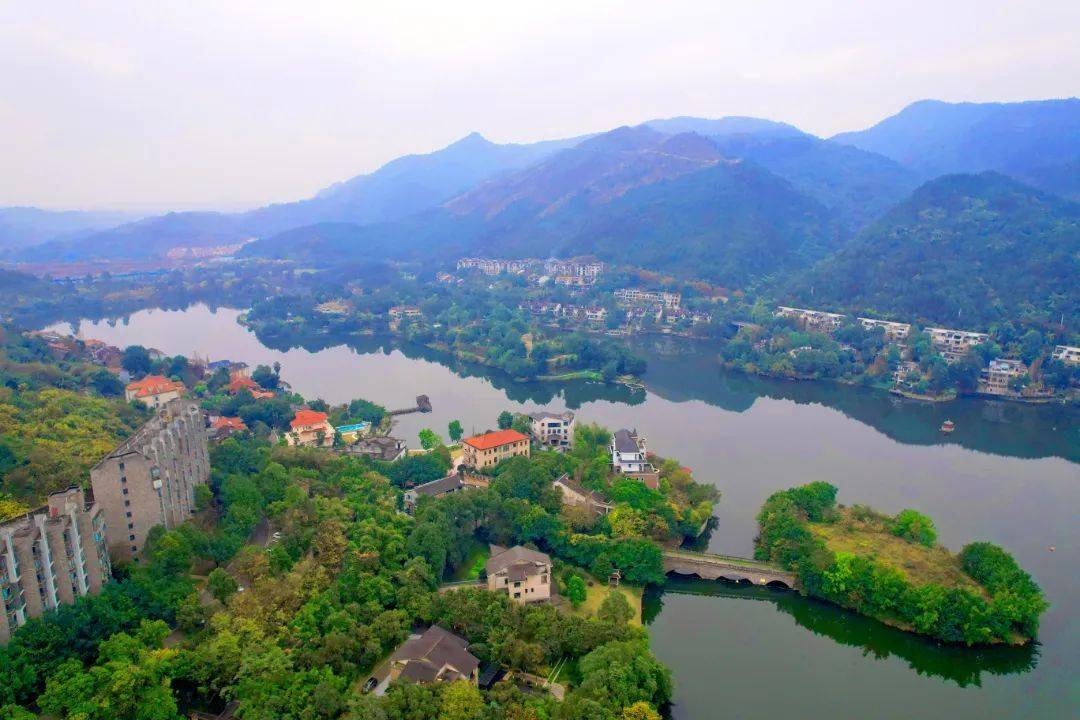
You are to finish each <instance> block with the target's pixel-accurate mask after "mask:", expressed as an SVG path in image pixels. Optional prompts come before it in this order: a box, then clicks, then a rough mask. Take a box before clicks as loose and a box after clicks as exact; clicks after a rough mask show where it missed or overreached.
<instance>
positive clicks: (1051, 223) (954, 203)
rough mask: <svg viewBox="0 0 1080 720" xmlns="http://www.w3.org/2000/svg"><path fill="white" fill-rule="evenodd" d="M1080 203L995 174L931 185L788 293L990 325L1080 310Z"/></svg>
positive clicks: (1071, 319)
mask: <svg viewBox="0 0 1080 720" xmlns="http://www.w3.org/2000/svg"><path fill="white" fill-rule="evenodd" d="M1077 278H1080V205H1077V204H1076V203H1071V202H1069V201H1066V200H1061V199H1059V198H1056V197H1053V196H1051V195H1047V194H1045V193H1042V192H1039V191H1037V190H1034V189H1032V188H1030V187H1027V186H1025V185H1022V184H1021V183H1018V182H1016V181H1014V180H1011V179H1009V178H1006V177H1004V176H1002V175H999V174H997V173H982V174H979V175H950V176H946V177H942V178H939V179H937V180H934V181H932V182H929V183H926V184H925V185H923V186H922V187H920V188H919V189H918V190H916V191H915V193H914V194H913V195H912V196H911V198H910V199H909V200H908V201H906V202H904V203H902V204H901V205H899V206H897V207H896V208H895V209H893V210H892V211H890V212H889V213H888V214H887V215H886V216H885V217H883V218H882V219H881V220H880V221H879V222H877V223H875V224H873V225H872V226H870V227H868V228H867V229H866V230H865V231H864V232H863V233H862V234H861V235H860V236H859V237H858V238H857V239H856V240H854V241H852V242H851V243H849V244H848V245H847V246H846V247H844V248H843V249H842V250H840V251H839V252H837V253H836V255H835V256H833V257H831V258H828V259H827V260H825V261H823V262H821V263H820V264H819V265H818V266H817V267H815V268H814V269H813V270H812V271H810V272H808V273H806V274H805V275H804V276H802V277H800V278H799V279H798V280H797V281H796V282H794V283H793V284H792V285H791V286H789V287H788V288H785V289H784V291H783V292H782V294H785V295H786V296H787V297H788V299H789V300H791V301H792V302H799V303H806V304H812V305H813V306H814V307H829V308H835V309H844V308H850V309H853V310H858V311H860V312H876V313H880V314H882V315H883V316H893V317H899V318H905V319H908V320H922V321H928V322H935V323H943V324H947V325H949V326H957V325H958V326H961V327H977V328H986V327H988V326H989V325H990V324H992V323H995V322H999V321H1003V320H1006V319H1017V318H1022V319H1027V320H1032V321H1042V322H1054V323H1056V322H1059V321H1060V320H1061V319H1062V318H1064V320H1065V323H1066V324H1067V325H1069V326H1071V327H1073V328H1075V327H1076V323H1077V318H1080V294H1078V293H1077V292H1076V287H1077Z"/></svg>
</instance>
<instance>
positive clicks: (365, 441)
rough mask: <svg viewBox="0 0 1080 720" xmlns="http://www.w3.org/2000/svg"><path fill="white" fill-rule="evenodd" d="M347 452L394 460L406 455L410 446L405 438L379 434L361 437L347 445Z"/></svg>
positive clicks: (374, 458)
mask: <svg viewBox="0 0 1080 720" xmlns="http://www.w3.org/2000/svg"><path fill="white" fill-rule="evenodd" d="M345 452H346V454H348V455H357V456H360V457H369V458H371V459H372V460H381V461H383V462H394V461H396V460H400V459H401V458H403V457H405V453H406V452H408V448H407V447H406V446H405V441H404V440H399V439H398V438H396V437H390V436H389V435H386V436H382V435H378V436H375V437H366V438H360V439H359V440H357V441H356V442H355V443H353V444H352V445H348V446H346V448H345Z"/></svg>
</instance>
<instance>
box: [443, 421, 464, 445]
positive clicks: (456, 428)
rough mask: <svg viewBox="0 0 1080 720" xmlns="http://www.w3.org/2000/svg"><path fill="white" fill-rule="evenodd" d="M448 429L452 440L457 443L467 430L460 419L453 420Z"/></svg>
mask: <svg viewBox="0 0 1080 720" xmlns="http://www.w3.org/2000/svg"><path fill="white" fill-rule="evenodd" d="M446 431H447V434H448V435H449V437H450V441H451V442H455V443H456V442H458V441H459V440H461V436H462V435H464V434H465V430H464V429H463V428H462V427H461V421H460V420H451V421H450V424H449V425H448V426H447V428H446Z"/></svg>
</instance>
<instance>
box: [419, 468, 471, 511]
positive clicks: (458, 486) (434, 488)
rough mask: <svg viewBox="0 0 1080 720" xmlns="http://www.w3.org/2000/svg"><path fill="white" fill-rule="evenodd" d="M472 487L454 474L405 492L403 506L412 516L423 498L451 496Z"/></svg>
mask: <svg viewBox="0 0 1080 720" xmlns="http://www.w3.org/2000/svg"><path fill="white" fill-rule="evenodd" d="M468 487H471V486H470V485H468V484H467V483H466V482H465V478H464V477H462V476H461V475H459V474H457V473H454V474H452V475H447V476H446V477H441V478H439V479H438V480H432V481H431V482H426V483H424V484H423V485H417V486H416V487H414V488H409V489H408V490H406V491H405V496H404V498H403V502H402V504H403V505H404V507H405V512H407V513H409V514H410V515H412V514H413V511H414V510H416V504H417V503H418V502H420V498H422V497H442V496H443V495H449V494H450V493H454V492H458V491H461V490H464V489H466V488H468Z"/></svg>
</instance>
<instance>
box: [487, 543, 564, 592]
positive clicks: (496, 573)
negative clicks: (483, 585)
mask: <svg viewBox="0 0 1080 720" xmlns="http://www.w3.org/2000/svg"><path fill="white" fill-rule="evenodd" d="M484 570H486V571H487V587H488V590H490V591H491V592H499V591H505V592H506V593H507V594H508V595H509V596H510V599H511V600H513V601H514V602H516V603H528V602H543V601H545V600H550V599H551V558H550V557H548V556H547V555H545V554H544V553H542V552H539V551H537V550H530V549H529V548H527V547H522V546H521V545H516V546H514V547H512V548H510V549H507V548H504V547H499V546H498V545H492V546H491V557H489V558H488V559H487V562H486V563H484Z"/></svg>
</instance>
